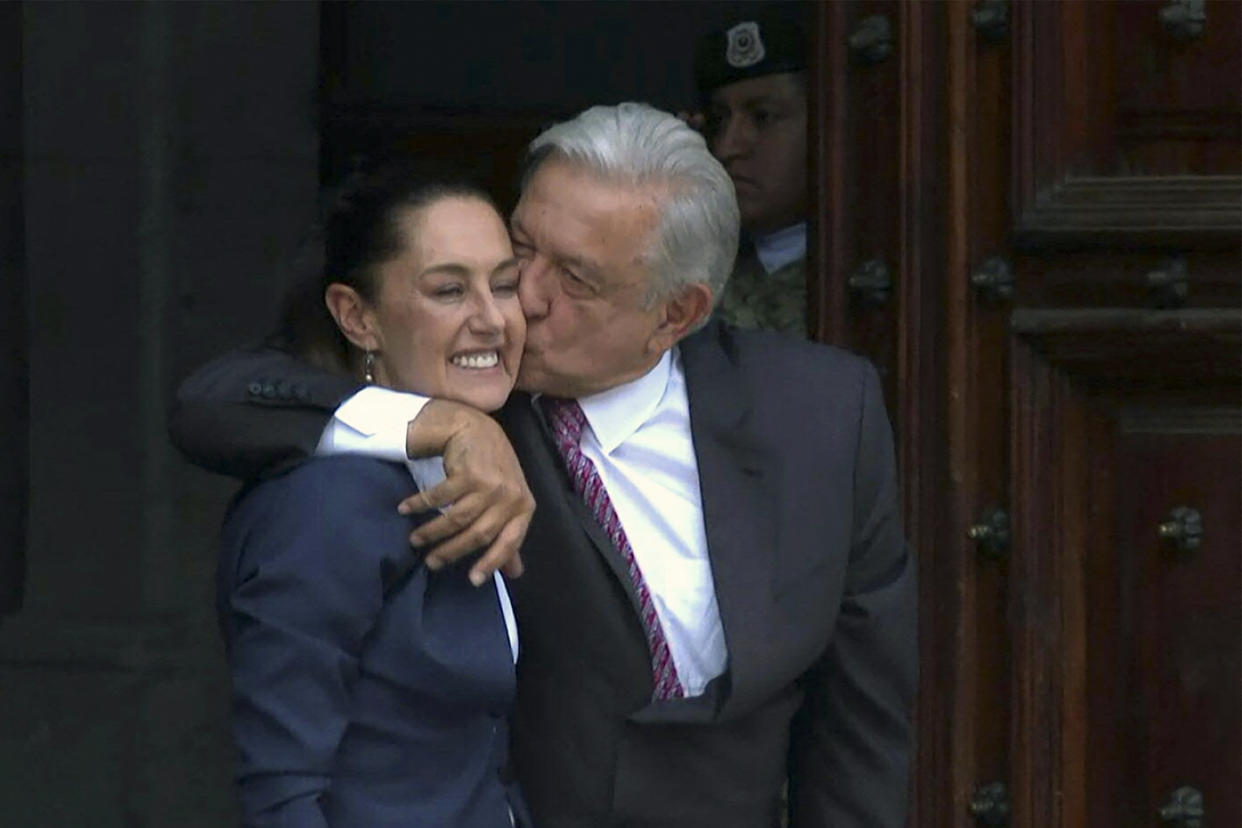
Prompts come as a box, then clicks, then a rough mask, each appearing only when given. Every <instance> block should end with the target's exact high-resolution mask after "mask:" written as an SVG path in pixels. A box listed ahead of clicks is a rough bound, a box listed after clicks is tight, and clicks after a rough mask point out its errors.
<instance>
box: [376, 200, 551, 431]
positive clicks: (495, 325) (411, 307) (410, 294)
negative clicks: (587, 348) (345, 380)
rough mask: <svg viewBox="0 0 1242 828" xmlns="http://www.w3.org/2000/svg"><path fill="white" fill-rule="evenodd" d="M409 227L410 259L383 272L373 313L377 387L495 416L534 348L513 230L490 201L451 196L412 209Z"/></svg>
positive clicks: (405, 220) (404, 220)
mask: <svg viewBox="0 0 1242 828" xmlns="http://www.w3.org/2000/svg"><path fill="white" fill-rule="evenodd" d="M400 227H401V234H402V236H403V238H404V239H405V240H406V244H405V246H404V250H403V251H402V252H401V253H400V254H399V255H398V256H397V257H396V258H394V259H391V260H389V261H388V262H386V263H384V264H382V265H380V266H379V268H378V269H377V276H378V280H377V288H378V290H377V297H376V301H375V303H374V304H373V305H372V306H371V307H370V308H369V309H368V313H369V314H370V315H371V316H372V320H371V321H372V323H373V324H372V330H373V331H374V333H375V336H376V339H377V347H376V349H375V350H376V351H377V353H376V355H375V380H376V382H377V383H379V384H380V385H386V386H389V387H391V388H396V389H398V390H401V391H414V392H417V393H419V394H424V395H426V396H430V397H438V398H441V399H451V400H457V401H459V402H463V403H466V404H468V405H472V406H474V407H476V408H479V409H481V410H483V411H494V410H495V409H497V408H499V407H500V406H501V405H503V404H504V401H505V399H506V398H508V396H509V392H510V391H511V390H513V382H514V380H515V379H516V378H517V372H518V363H519V362H520V360H521V358H522V347H523V345H524V344H525V342H526V320H525V318H524V317H523V316H522V308H521V305H519V304H518V295H517V285H518V263H517V260H516V259H515V258H514V256H513V247H512V246H511V245H510V243H509V234H508V231H507V230H506V228H505V225H504V222H503V221H501V218H500V216H499V215H498V214H497V213H496V211H495V210H494V209H493V208H492V207H491V205H489V204H487V203H486V202H484V201H480V200H479V199H476V198H471V197H469V196H450V197H446V198H442V199H440V200H438V201H435V202H433V203H431V204H430V205H427V206H425V207H421V208H418V209H411V210H406V211H405V212H404V214H403V215H402V216H401V218H400Z"/></svg>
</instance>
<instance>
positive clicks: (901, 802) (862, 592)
mask: <svg viewBox="0 0 1242 828" xmlns="http://www.w3.org/2000/svg"><path fill="white" fill-rule="evenodd" d="M864 374H865V375H864V377H863V381H862V392H861V400H860V406H859V426H858V445H857V451H856V454H855V472H854V515H853V528H852V533H851V538H852V540H851V549H850V561H849V568H848V572H847V575H846V583H845V590H844V596H843V599H842V604H841V608H840V613H839V615H838V618H837V624H836V628H835V630H834V632H833V637H832V640H831V642H830V643H829V645H828V648H827V650H826V651H825V653H824V655H823V657H822V658H821V660H820V663H819V664H818V665H817V666H816V668H814V669H813V670H812V672H811V674H810V675H809V676H808V684H807V699H806V703H805V704H804V706H803V709H802V711H801V712H800V719H799V721H798V722H797V723H796V724H795V728H794V735H793V742H794V744H793V747H792V751H793V754H792V761H791V770H790V810H791V814H790V816H791V820H790V826H791V828H825V827H826V826H834V828H839V827H840V826H849V827H850V828H853V827H854V826H857V828H863V826H866V827H867V828H902V826H904V825H905V824H906V800H907V789H908V779H909V767H910V760H911V753H912V747H913V745H912V742H913V735H912V727H911V721H910V717H911V711H912V707H913V702H914V694H915V689H916V686H917V679H918V638H917V604H916V598H917V592H916V588H915V566H914V559H913V557H912V556H911V554H910V551H909V549H908V547H907V545H906V542H905V538H904V536H903V533H902V528H901V517H900V508H899V504H898V494H897V472H896V463H895V456H894V450H893V435H892V429H891V426H890V425H889V421H888V417H887V416H886V414H885V411H884V402H883V397H882V393H881V390H880V382H879V378H878V376H877V375H876V372H875V369H874V368H873V367H871V366H870V365H868V366H867V368H866V370H865V372H864Z"/></svg>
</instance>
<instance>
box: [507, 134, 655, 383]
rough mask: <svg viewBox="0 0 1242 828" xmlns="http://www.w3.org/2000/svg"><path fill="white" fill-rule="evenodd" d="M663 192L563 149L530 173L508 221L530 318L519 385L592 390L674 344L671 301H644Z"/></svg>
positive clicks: (633, 374)
mask: <svg viewBox="0 0 1242 828" xmlns="http://www.w3.org/2000/svg"><path fill="white" fill-rule="evenodd" d="M660 195H661V194H660V192H659V191H658V190H657V191H652V190H651V189H650V188H647V189H643V188H634V187H625V186H621V185H615V184H610V183H607V182H603V181H600V180H599V179H598V178H596V177H595V176H593V175H592V174H590V173H588V172H585V171H583V170H581V169H578V168H577V167H575V166H573V165H571V164H568V163H565V162H563V161H560V160H557V159H549V160H547V161H545V162H543V164H541V165H540V166H539V168H538V169H537V170H536V172H535V174H534V176H533V177H532V178H531V179H530V180H529V181H528V182H527V184H526V187H525V189H524V190H523V191H522V197H521V200H520V201H519V202H518V205H517V208H516V209H515V210H514V211H513V219H512V221H511V222H510V229H511V231H512V236H513V252H514V254H515V255H516V256H517V257H518V260H519V262H520V263H521V282H520V284H519V287H518V297H519V299H520V300H521V303H522V310H523V312H524V313H525V314H526V320H527V336H526V352H525V354H524V355H523V357H522V365H521V369H520V371H519V373H518V387H519V388H521V389H523V390H526V391H540V392H543V393H547V394H553V395H555V396H559V397H573V398H576V397H582V396H586V395H588V394H592V393H595V392H598V391H603V390H605V389H608V388H612V387H614V386H617V385H620V384H621V383H624V382H628V381H629V380H631V379H635V378H637V377H640V376H642V375H643V374H644V373H646V372H647V371H648V370H650V369H651V366H652V365H654V364H655V362H656V361H657V360H658V359H659V357H660V355H661V354H662V353H663V352H664V350H665V349H666V348H667V347H669V345H670V344H671V343H669V342H668V341H667V340H665V339H664V338H663V337H662V334H661V328H662V322H663V320H664V309H663V308H664V305H663V303H655V304H653V305H652V306H651V307H647V306H646V302H645V300H646V298H647V291H648V286H649V284H650V278H651V277H650V274H649V272H648V269H647V267H646V265H645V264H643V262H642V261H641V260H640V257H641V255H642V254H643V253H644V252H645V251H646V250H647V249H648V248H649V246H650V243H651V240H652V233H653V232H654V231H655V228H656V225H657V223H658V220H659V207H660V204H659V198H660Z"/></svg>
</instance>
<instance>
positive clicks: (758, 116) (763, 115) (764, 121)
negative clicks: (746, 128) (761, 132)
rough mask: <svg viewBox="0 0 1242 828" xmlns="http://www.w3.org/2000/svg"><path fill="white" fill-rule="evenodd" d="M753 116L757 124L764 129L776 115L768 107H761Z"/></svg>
mask: <svg viewBox="0 0 1242 828" xmlns="http://www.w3.org/2000/svg"><path fill="white" fill-rule="evenodd" d="M751 118H753V119H754V121H755V126H757V127H759V128H760V129H762V128H763V127H765V126H768V125H769V124H771V123H772V121H773V119H774V116H773V115H772V113H771V112H768V111H767V110H766V109H759V110H756V111H755V113H754V114H753V115H752V116H751Z"/></svg>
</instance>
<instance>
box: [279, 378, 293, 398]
mask: <svg viewBox="0 0 1242 828" xmlns="http://www.w3.org/2000/svg"><path fill="white" fill-rule="evenodd" d="M276 393H277V394H279V395H280V398H281V399H282V400H291V399H293V386H291V385H290V384H289V383H287V382H282V383H281V384H280V385H278V386H276Z"/></svg>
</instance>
